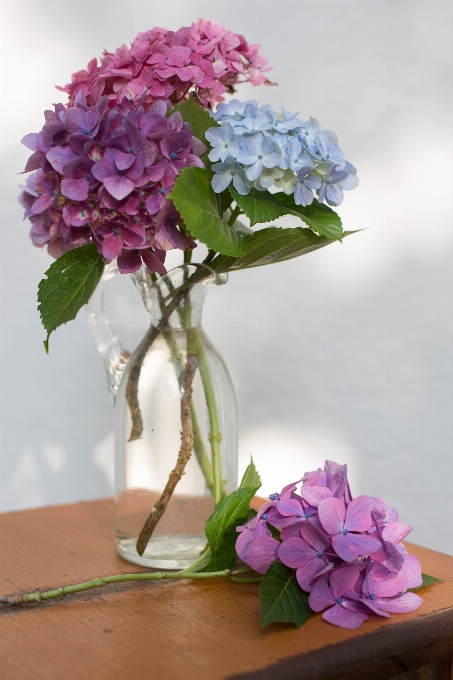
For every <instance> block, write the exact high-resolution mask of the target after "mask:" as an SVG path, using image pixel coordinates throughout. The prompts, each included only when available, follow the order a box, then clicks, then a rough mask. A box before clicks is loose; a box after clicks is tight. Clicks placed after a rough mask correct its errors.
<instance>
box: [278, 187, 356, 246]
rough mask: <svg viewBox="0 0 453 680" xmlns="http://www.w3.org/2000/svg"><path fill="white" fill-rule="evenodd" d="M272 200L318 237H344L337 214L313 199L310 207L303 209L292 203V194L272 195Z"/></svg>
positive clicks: (339, 238) (335, 238)
mask: <svg viewBox="0 0 453 680" xmlns="http://www.w3.org/2000/svg"><path fill="white" fill-rule="evenodd" d="M273 198H274V199H275V200H277V201H278V202H279V203H280V204H281V205H282V206H283V207H284V209H285V210H286V211H287V212H288V213H289V214H291V215H296V216H297V217H300V219H301V220H302V221H303V222H305V224H306V225H307V226H308V227H310V229H313V231H316V232H317V233H318V234H319V235H320V236H325V238H330V239H333V240H341V239H342V237H343V236H344V232H343V228H342V226H341V219H340V216H339V215H338V213H336V212H335V210H332V208H329V206H328V205H325V204H324V203H318V201H317V200H316V199H314V201H313V203H312V204H311V205H307V206H305V207H303V206H302V205H296V204H295V203H294V196H293V194H291V195H289V196H288V194H284V193H283V192H279V193H278V194H273Z"/></svg>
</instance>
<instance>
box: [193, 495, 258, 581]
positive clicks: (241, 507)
mask: <svg viewBox="0 0 453 680" xmlns="http://www.w3.org/2000/svg"><path fill="white" fill-rule="evenodd" d="M258 489H259V486H258V487H255V488H253V487H252V488H250V487H248V488H242V489H238V490H237V491H233V493H230V495H229V496H227V497H226V498H224V499H223V501H221V502H220V503H219V505H218V506H217V508H216V510H215V511H214V514H213V515H211V517H210V518H209V519H208V521H207V522H206V526H205V534H206V538H207V539H208V541H209V547H210V548H211V560H210V562H209V564H208V565H207V566H206V567H205V568H204V569H203V570H202V571H218V570H220V569H231V568H232V567H234V565H235V563H236V550H235V544H236V540H237V537H238V534H237V532H236V527H237V526H240V525H241V524H245V522H246V521H247V515H248V509H249V505H250V501H251V500H252V498H253V496H254V495H255V493H256V492H257V491H258Z"/></svg>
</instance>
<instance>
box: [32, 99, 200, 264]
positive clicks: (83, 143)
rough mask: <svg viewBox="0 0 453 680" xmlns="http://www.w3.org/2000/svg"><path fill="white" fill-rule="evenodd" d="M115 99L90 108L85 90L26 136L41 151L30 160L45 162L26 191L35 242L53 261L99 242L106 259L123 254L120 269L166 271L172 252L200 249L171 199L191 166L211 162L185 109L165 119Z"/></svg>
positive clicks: (48, 116) (97, 244)
mask: <svg viewBox="0 0 453 680" xmlns="http://www.w3.org/2000/svg"><path fill="white" fill-rule="evenodd" d="M108 104H109V102H108V99H107V98H106V97H104V98H101V99H100V100H99V102H98V104H97V105H96V106H95V107H90V106H88V104H87V101H86V98H85V96H84V94H83V92H80V93H79V94H78V95H77V100H76V106H74V107H73V108H72V109H68V108H64V107H63V106H61V105H58V106H57V107H55V113H54V112H50V113H52V116H50V114H49V113H48V114H46V116H47V121H48V122H46V123H45V125H44V127H43V130H42V131H41V132H40V133H38V134H36V135H27V136H26V138H25V139H24V142H25V143H26V144H27V146H29V147H30V148H31V149H32V150H33V149H38V150H39V154H38V151H34V153H33V162H32V163H31V165H32V166H33V167H34V166H35V165H36V163H38V161H39V163H40V168H38V169H36V170H35V171H34V172H33V174H32V175H30V177H29V178H28V179H27V182H26V185H25V186H24V187H23V189H24V190H23V192H22V194H21V196H20V202H21V204H22V205H23V207H24V208H25V217H29V218H30V219H31V221H32V230H31V238H32V241H33V243H34V244H35V245H37V246H43V245H47V248H48V251H49V253H50V254H51V255H53V256H54V257H59V256H60V255H62V254H63V253H65V252H66V251H67V250H70V249H71V248H76V247H78V246H81V245H85V244H87V243H89V242H90V241H92V242H93V243H94V244H95V245H96V247H97V249H98V251H99V252H100V253H101V254H102V255H103V256H104V258H105V259H106V260H111V259H114V258H118V268H119V270H120V272H122V273H130V272H133V271H137V270H138V269H139V268H140V267H141V265H142V262H144V263H145V265H146V266H147V267H148V269H149V270H150V271H151V272H158V273H160V274H165V273H166V269H165V266H164V261H165V253H166V252H167V251H168V250H170V249H172V248H179V249H181V250H188V249H192V248H195V247H196V243H195V241H194V240H193V239H192V238H190V237H189V236H187V235H186V234H185V233H183V232H182V231H181V230H180V229H179V223H180V216H179V213H178V212H177V210H176V209H175V207H174V206H173V204H172V203H171V202H170V200H169V199H168V195H169V194H170V192H171V189H172V187H173V185H174V183H175V180H176V177H177V176H178V173H179V172H180V171H181V170H182V169H183V168H184V167H188V166H193V165H199V166H201V167H203V163H202V162H201V160H200V158H199V155H197V154H203V153H204V151H205V150H206V147H205V146H204V144H202V142H200V140H197V139H196V138H195V137H194V136H193V134H192V131H191V130H190V128H189V125H188V124H187V123H185V122H184V120H183V118H182V116H181V114H180V113H179V112H176V113H175V114H173V115H172V116H170V117H169V118H166V117H165V116H163V115H162V114H160V113H155V112H148V113H145V111H144V109H143V107H142V106H137V107H134V106H132V105H131V104H130V103H129V102H127V101H126V102H125V103H123V104H121V105H119V104H118V105H117V104H115V106H114V108H109V106H108ZM50 125H51V126H52V129H51V130H49V126H50ZM44 133H46V134H44ZM147 135H149V138H148V136H147ZM44 139H45V140H46V142H44V141H43V140H44ZM40 140H41V141H40ZM39 145H40V146H39ZM37 154H38V155H37ZM29 165H30V164H29V163H28V164H27V167H28V166H29ZM156 196H158V200H157V201H156Z"/></svg>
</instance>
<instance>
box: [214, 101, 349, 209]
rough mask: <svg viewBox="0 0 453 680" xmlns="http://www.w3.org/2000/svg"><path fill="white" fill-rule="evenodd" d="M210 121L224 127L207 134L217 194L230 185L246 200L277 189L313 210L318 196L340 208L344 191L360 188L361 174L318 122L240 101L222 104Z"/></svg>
mask: <svg viewBox="0 0 453 680" xmlns="http://www.w3.org/2000/svg"><path fill="white" fill-rule="evenodd" d="M211 115H212V117H213V118H214V119H215V120H217V121H218V122H219V123H220V125H221V127H220V128H210V129H209V130H208V131H207V132H206V139H207V140H208V142H209V143H210V145H211V150H210V152H209V158H210V160H212V161H214V162H215V164H214V165H213V166H212V170H213V172H214V173H215V174H214V177H213V180H212V186H213V189H214V191H215V192H216V193H219V192H221V191H224V189H225V188H226V187H227V186H228V185H229V184H230V183H231V182H233V186H235V187H236V189H237V190H238V191H239V192H240V193H241V194H244V195H245V194H248V193H249V192H250V190H251V188H252V187H253V186H254V187H255V188H256V189H258V190H260V191H264V190H266V189H270V188H271V187H272V186H275V187H276V188H278V189H280V190H281V191H283V192H284V193H286V194H288V195H290V194H294V200H295V202H296V204H297V205H304V206H305V205H310V204H311V203H312V201H313V199H314V192H316V193H317V195H318V200H319V201H320V202H324V201H325V202H327V203H328V204H329V205H339V204H340V203H341V201H342V200H343V191H349V190H351V189H354V188H355V187H356V186H357V185H358V181H359V180H358V178H357V170H356V169H355V168H354V166H353V165H351V164H350V163H349V162H348V161H346V160H345V159H344V156H343V151H342V150H341V149H340V147H339V146H338V138H337V135H336V134H335V132H333V131H332V130H321V126H320V124H319V122H318V121H317V120H316V118H310V120H309V121H305V122H304V121H301V120H300V119H299V118H297V116H298V114H297V113H296V114H293V113H290V112H289V111H285V109H282V112H281V113H276V112H275V111H274V110H273V108H272V107H271V106H269V105H268V104H266V105H264V106H261V107H260V106H258V103H257V102H256V101H254V100H250V101H247V102H240V101H239V100H238V99H233V100H232V101H230V102H229V103H228V104H219V105H218V106H217V110H216V111H215V112H213V113H211ZM216 161H220V162H216Z"/></svg>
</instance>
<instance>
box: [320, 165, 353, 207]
mask: <svg viewBox="0 0 453 680" xmlns="http://www.w3.org/2000/svg"><path fill="white" fill-rule="evenodd" d="M351 167H353V166H351ZM354 170H355V168H354ZM358 183H359V179H358V177H357V175H356V174H354V173H351V174H350V173H349V172H348V171H347V170H336V169H335V166H333V167H332V168H330V170H329V171H328V172H327V174H326V175H325V176H324V179H323V180H322V183H321V186H320V188H319V189H318V190H317V194H318V201H319V202H320V203H323V202H324V201H326V203H328V204H329V205H333V206H338V205H340V203H342V201H343V189H346V190H347V191H350V190H351V189H355V187H356V186H357V185H358Z"/></svg>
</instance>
